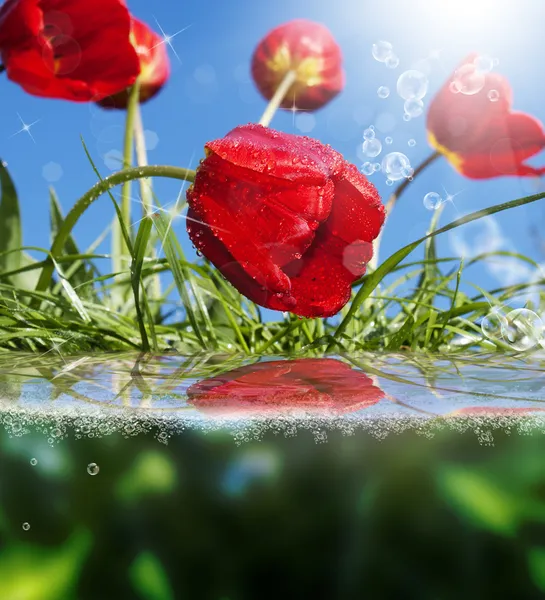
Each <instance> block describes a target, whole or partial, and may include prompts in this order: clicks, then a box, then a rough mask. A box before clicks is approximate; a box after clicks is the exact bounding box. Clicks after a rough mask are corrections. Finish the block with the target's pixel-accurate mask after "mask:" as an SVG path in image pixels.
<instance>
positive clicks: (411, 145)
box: [407, 138, 416, 148]
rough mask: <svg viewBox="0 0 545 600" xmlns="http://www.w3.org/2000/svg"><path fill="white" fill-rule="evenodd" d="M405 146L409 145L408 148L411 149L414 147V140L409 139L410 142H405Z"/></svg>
mask: <svg viewBox="0 0 545 600" xmlns="http://www.w3.org/2000/svg"><path fill="white" fill-rule="evenodd" d="M407 144H409V146H410V147H411V148H413V147H414V146H416V140H415V139H412V138H411V139H410V140H409V141H408V142H407Z"/></svg>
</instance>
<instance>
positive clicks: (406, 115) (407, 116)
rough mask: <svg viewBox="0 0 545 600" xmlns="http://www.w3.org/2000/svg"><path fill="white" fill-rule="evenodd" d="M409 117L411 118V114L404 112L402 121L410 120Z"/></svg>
mask: <svg viewBox="0 0 545 600" xmlns="http://www.w3.org/2000/svg"><path fill="white" fill-rule="evenodd" d="M411 118H412V117H411V115H409V114H407V113H405V114H404V115H403V120H404V121H410V120H411Z"/></svg>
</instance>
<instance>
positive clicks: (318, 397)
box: [0, 353, 545, 443]
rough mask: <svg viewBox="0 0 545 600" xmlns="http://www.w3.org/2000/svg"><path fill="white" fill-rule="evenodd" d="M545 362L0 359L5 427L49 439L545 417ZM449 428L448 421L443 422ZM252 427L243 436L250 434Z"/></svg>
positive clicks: (255, 433)
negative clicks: (35, 430) (188, 430)
mask: <svg viewBox="0 0 545 600" xmlns="http://www.w3.org/2000/svg"><path fill="white" fill-rule="evenodd" d="M544 375H545V360H544V357H543V356H541V355H539V354H534V355H532V356H530V357H521V356H520V355H518V356H513V357H506V356H505V355H493V354H492V355H491V354H473V355H463V356H456V355H454V356H444V355H442V356H441V357H440V358H439V359H438V358H435V357H433V356H427V355H416V354H412V355H405V354H387V355H381V354H378V355H375V354H360V355H358V356H353V355H340V356H334V357H333V356H332V357H327V358H319V357H316V358H304V359H302V358H301V359H299V358H286V357H275V358H273V359H271V358H263V357H260V358H256V357H248V356H236V355H235V356H233V355H209V354H199V355H195V356H180V355H177V354H167V355H153V354H134V353H127V354H115V355H93V356H78V357H62V356H58V355H53V354H48V355H47V356H44V355H42V356H37V355H24V354H13V353H9V354H5V355H0V424H3V425H4V426H5V427H6V428H8V429H9V431H10V433H11V434H12V435H23V434H25V433H28V431H30V430H31V429H32V428H35V427H36V426H39V427H41V428H42V429H43V431H44V433H45V434H46V435H47V438H48V440H49V441H50V443H55V442H57V441H58V440H60V439H63V438H64V437H67V436H68V435H71V434H72V433H74V434H75V436H76V437H86V436H104V435H108V434H110V433H113V432H114V431H121V432H122V433H123V434H124V435H125V436H133V435H136V434H139V433H143V432H146V431H150V430H152V429H156V430H157V439H159V441H168V439H169V438H170V437H171V436H172V435H174V434H176V433H179V432H180V431H181V430H183V429H185V428H188V427H189V428H198V429H205V430H210V431H212V430H216V431H217V430H221V429H225V430H231V431H232V432H233V434H234V435H235V438H236V439H237V440H239V441H244V440H247V439H249V438H252V439H255V438H256V437H259V436H261V435H262V434H263V432H264V431H265V430H266V429H271V428H273V429H275V430H276V431H277V432H280V431H283V432H284V433H285V434H287V435H293V434H294V432H296V431H297V430H298V429H299V428H301V427H303V428H307V429H310V430H312V431H313V432H314V433H315V437H316V440H317V441H324V440H325V439H326V438H327V431H326V430H328V429H333V428H335V429H342V430H343V431H344V432H345V433H353V432H354V431H355V429H357V428H363V429H367V430H368V431H370V432H371V433H373V434H374V435H378V436H379V437H384V435H386V434H387V433H389V432H392V431H402V430H404V429H406V428H411V427H412V428H414V427H416V428H418V429H419V431H423V428H427V430H431V428H433V427H436V426H437V425H443V424H444V422H445V421H452V422H453V423H454V422H455V421H456V422H457V423H455V424H454V425H452V426H456V427H458V426H459V422H460V421H462V420H472V421H474V422H475V423H476V424H477V425H479V426H480V425H481V424H482V422H483V420H495V422H496V423H495V426H497V427H501V426H504V425H505V423H506V419H507V420H509V419H511V420H513V419H516V420H523V421H524V423H523V426H524V427H526V426H527V425H526V423H527V421H528V420H531V421H532V423H533V425H534V426H539V427H542V426H543V425H545V395H544V394H543V391H542V390H543V385H544ZM449 426H451V424H449ZM249 431H250V433H248V432H249Z"/></svg>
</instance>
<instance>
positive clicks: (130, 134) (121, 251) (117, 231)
mask: <svg viewBox="0 0 545 600" xmlns="http://www.w3.org/2000/svg"><path fill="white" fill-rule="evenodd" d="M139 97H140V85H139V83H138V80H137V81H136V83H135V84H134V85H133V86H132V88H131V89H130V91H129V102H128V105H127V115H126V117H125V136H124V139H123V166H122V168H123V169H127V168H129V167H130V166H131V165H132V157H133V142H134V117H135V113H136V109H137V108H138V100H139ZM121 215H122V217H123V223H124V224H125V227H126V228H127V230H128V232H129V235H130V236H131V234H132V233H133V230H132V220H131V183H130V181H127V182H126V183H125V184H124V185H123V188H122V189H121ZM131 237H132V236H131ZM129 255H130V253H129V249H128V247H127V244H126V243H125V240H124V239H123V235H122V233H121V225H120V223H119V221H118V220H117V219H116V220H115V222H114V225H113V228H112V267H113V272H114V273H119V275H117V276H116V279H117V282H119V280H120V279H122V278H123V271H125V270H126V269H128V265H129V259H130V256H129ZM114 281H115V280H114ZM119 287H120V286H117V285H116V286H115V287H114V293H115V296H116V297H115V298H114V304H115V305H116V308H117V307H118V306H120V305H122V304H123V298H122V292H119V291H118V290H119Z"/></svg>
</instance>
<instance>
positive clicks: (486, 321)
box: [481, 309, 507, 341]
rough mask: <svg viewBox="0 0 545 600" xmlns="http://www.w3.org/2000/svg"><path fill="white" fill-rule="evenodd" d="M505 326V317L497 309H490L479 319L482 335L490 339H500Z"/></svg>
mask: <svg viewBox="0 0 545 600" xmlns="http://www.w3.org/2000/svg"><path fill="white" fill-rule="evenodd" d="M506 327H507V319H506V318H505V316H504V315H503V314H501V313H500V312H499V311H498V309H493V310H492V311H490V312H489V313H488V314H487V315H486V317H484V318H483V320H482V321H481V331H482V332H483V335H484V336H485V337H487V338H488V339H489V340H492V341H495V340H500V339H502V338H503V335H504V333H505V329H506Z"/></svg>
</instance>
